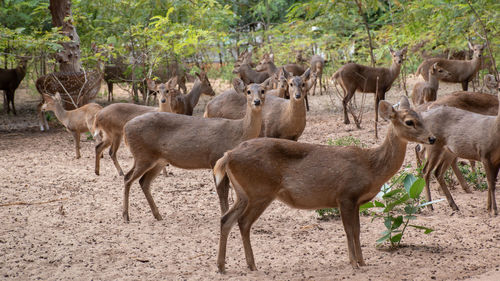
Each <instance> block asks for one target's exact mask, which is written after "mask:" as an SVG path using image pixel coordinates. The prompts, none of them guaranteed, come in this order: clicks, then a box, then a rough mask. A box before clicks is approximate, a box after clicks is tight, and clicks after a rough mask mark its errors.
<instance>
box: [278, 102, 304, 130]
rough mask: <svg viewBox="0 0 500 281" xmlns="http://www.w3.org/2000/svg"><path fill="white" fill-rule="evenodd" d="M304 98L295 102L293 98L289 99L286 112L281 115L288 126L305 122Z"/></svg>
mask: <svg viewBox="0 0 500 281" xmlns="http://www.w3.org/2000/svg"><path fill="white" fill-rule="evenodd" d="M304 98H305V97H304ZM304 98H302V99H300V100H296V99H295V98H293V97H290V101H289V102H288V107H287V108H286V112H285V114H284V115H283V116H284V118H285V119H286V120H288V121H289V122H290V123H289V124H300V123H301V122H304V121H305V120H306V118H305V115H306V108H305V104H304Z"/></svg>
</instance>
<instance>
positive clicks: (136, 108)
mask: <svg viewBox="0 0 500 281" xmlns="http://www.w3.org/2000/svg"><path fill="white" fill-rule="evenodd" d="M176 84H177V82H176V79H174V78H172V79H170V80H169V82H167V84H159V85H157V90H158V93H159V95H158V105H159V106H158V108H156V107H151V106H144V105H137V104H131V103H114V104H111V105H108V106H106V107H105V108H103V109H102V110H101V111H100V112H99V113H98V114H97V115H96V118H95V121H94V130H95V132H96V133H99V132H102V133H103V135H104V136H103V139H102V141H101V142H99V143H98V144H96V146H95V174H96V175H99V170H100V160H101V155H102V152H103V151H104V149H106V148H107V147H109V146H111V148H110V150H109V155H110V156H111V159H112V160H113V164H114V165H115V168H116V170H117V171H118V174H119V175H120V176H123V171H122V168H121V167H120V164H119V163H118V159H117V158H116V153H117V151H118V148H119V147H120V143H121V140H122V135H123V126H125V123H127V122H128V121H129V120H132V118H134V117H136V116H139V115H142V114H144V113H148V112H154V111H159V112H170V106H169V104H168V102H167V101H168V99H169V95H170V93H171V92H178V90H177V89H175V85H176Z"/></svg>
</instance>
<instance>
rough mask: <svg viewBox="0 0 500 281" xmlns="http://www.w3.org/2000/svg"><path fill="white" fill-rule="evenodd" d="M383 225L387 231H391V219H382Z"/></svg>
mask: <svg viewBox="0 0 500 281" xmlns="http://www.w3.org/2000/svg"><path fill="white" fill-rule="evenodd" d="M384 225H385V227H386V228H387V229H389V230H391V229H392V227H391V225H392V217H385V218H384Z"/></svg>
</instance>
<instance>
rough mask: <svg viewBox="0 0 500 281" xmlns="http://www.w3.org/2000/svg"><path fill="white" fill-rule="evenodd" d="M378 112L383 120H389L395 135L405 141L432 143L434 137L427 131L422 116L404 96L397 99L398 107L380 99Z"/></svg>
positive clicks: (434, 139)
mask: <svg viewBox="0 0 500 281" xmlns="http://www.w3.org/2000/svg"><path fill="white" fill-rule="evenodd" d="M378 111H379V114H380V116H381V117H382V118H384V119H385V120H389V121H391V123H392V125H393V126H394V129H395V131H396V135H397V136H399V137H401V138H403V139H405V140H406V141H413V142H418V143H430V144H433V143H434V142H435V141H436V137H435V136H434V135H433V134H432V133H431V132H429V131H428V130H427V129H426V127H425V125H424V122H423V120H422V117H421V116H420V115H419V114H418V113H417V112H415V111H414V110H413V109H411V107H410V102H409V101H408V98H406V97H405V96H403V97H401V100H400V101H399V109H398V110H395V109H394V107H393V106H392V105H391V104H390V103H389V102H387V101H384V100H382V101H380V103H379V110H378Z"/></svg>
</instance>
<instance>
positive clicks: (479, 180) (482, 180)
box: [458, 162, 488, 190]
mask: <svg viewBox="0 0 500 281" xmlns="http://www.w3.org/2000/svg"><path fill="white" fill-rule="evenodd" d="M458 169H459V170H460V172H462V174H463V175H464V177H465V180H467V182H468V183H472V184H473V185H474V188H475V189H477V190H487V189H488V183H487V181H486V173H485V172H484V170H483V169H482V165H481V164H480V163H479V162H476V169H474V170H473V169H472V167H471V166H470V165H468V164H461V163H460V162H459V164H458Z"/></svg>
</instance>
